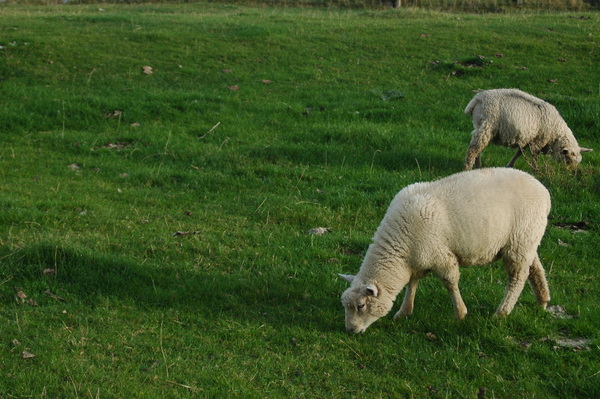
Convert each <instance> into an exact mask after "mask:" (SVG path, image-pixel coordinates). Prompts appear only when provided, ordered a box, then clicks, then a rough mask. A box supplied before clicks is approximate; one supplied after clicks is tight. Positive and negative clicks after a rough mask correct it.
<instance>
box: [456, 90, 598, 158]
mask: <svg viewBox="0 0 600 399" xmlns="http://www.w3.org/2000/svg"><path fill="white" fill-rule="evenodd" d="M470 113H471V114H472V117H473V126H474V128H475V130H473V132H472V133H471V142H470V143H469V148H468V149H467V157H466V160H465V165H464V168H465V169H466V170H469V169H472V168H473V165H475V167H478V168H480V167H481V152H482V151H483V149H484V148H485V147H486V146H487V145H488V144H489V143H490V142H491V143H493V144H496V145H502V146H507V147H517V148H518V149H517V153H516V154H515V156H514V157H513V158H512V159H511V160H510V162H509V163H508V165H507V167H513V166H514V164H515V162H516V161H517V159H518V158H519V157H520V156H521V154H522V152H523V149H524V148H525V147H527V146H529V149H530V151H531V155H532V164H533V168H534V169H537V157H538V155H539V154H540V153H541V154H548V153H550V154H552V156H553V157H554V160H555V161H556V162H565V163H567V164H571V165H577V164H579V162H581V153H582V152H587V151H591V150H590V149H587V148H582V147H579V144H577V140H576V139H575V137H574V136H573V133H572V132H571V129H569V127H568V126H567V124H566V123H565V121H564V120H563V118H562V117H561V116H560V114H559V113H558V111H557V110H556V108H554V106H552V105H551V104H549V103H547V102H546V101H543V100H541V99H539V98H537V97H534V96H532V95H530V94H527V93H525V92H523V91H520V90H517V89H494V90H485V91H482V92H480V93H478V94H476V95H475V97H473V99H472V100H471V102H469V104H468V105H467V108H466V109H465V114H470Z"/></svg>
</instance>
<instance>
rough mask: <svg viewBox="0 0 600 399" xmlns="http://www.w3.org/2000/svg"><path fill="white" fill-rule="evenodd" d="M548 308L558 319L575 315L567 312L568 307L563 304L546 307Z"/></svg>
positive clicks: (570, 317)
mask: <svg viewBox="0 0 600 399" xmlns="http://www.w3.org/2000/svg"><path fill="white" fill-rule="evenodd" d="M546 310H547V311H548V312H549V313H550V314H551V315H552V317H555V318H557V319H572V318H574V317H575V316H573V315H570V314H569V313H567V308H565V307H564V306H562V305H551V306H548V307H547V308H546Z"/></svg>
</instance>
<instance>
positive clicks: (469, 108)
mask: <svg viewBox="0 0 600 399" xmlns="http://www.w3.org/2000/svg"><path fill="white" fill-rule="evenodd" d="M477 104H479V98H478V97H477V96H475V97H473V99H472V100H471V101H470V102H469V104H467V108H465V114H467V115H468V114H470V113H471V112H473V109H474V108H475V107H476V106H477Z"/></svg>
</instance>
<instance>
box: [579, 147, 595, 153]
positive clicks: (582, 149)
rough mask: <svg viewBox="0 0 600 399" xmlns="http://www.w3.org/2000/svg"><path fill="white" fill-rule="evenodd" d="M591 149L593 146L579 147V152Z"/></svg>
mask: <svg viewBox="0 0 600 399" xmlns="http://www.w3.org/2000/svg"><path fill="white" fill-rule="evenodd" d="M590 151H592V149H591V148H584V147H579V152H590Z"/></svg>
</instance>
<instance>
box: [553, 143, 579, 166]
mask: <svg viewBox="0 0 600 399" xmlns="http://www.w3.org/2000/svg"><path fill="white" fill-rule="evenodd" d="M552 155H553V158H554V160H555V161H556V162H559V163H560V162H563V163H565V164H567V165H570V166H577V165H579V163H580V162H581V151H580V148H579V147H576V148H571V147H562V148H560V149H559V150H558V151H553V152H552Z"/></svg>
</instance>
